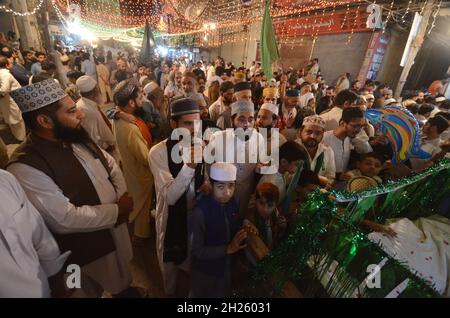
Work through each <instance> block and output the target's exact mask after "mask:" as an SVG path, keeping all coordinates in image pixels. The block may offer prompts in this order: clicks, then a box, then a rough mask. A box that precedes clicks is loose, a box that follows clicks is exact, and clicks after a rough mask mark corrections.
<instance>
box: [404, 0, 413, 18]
mask: <svg viewBox="0 0 450 318" xmlns="http://www.w3.org/2000/svg"><path fill="white" fill-rule="evenodd" d="M411 3H412V0H409V2H408V6H407V7H406V11H405V13H403V15H402V23H405V16H406V15H407V14H408V12H409V8H410V7H411Z"/></svg>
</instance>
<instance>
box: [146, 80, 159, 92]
mask: <svg viewBox="0 0 450 318" xmlns="http://www.w3.org/2000/svg"><path fill="white" fill-rule="evenodd" d="M157 88H158V84H156V82H150V83H148V84H147V85H145V86H144V93H145V95H148V94H150V93H151V92H153V91H154V90H155V89H157Z"/></svg>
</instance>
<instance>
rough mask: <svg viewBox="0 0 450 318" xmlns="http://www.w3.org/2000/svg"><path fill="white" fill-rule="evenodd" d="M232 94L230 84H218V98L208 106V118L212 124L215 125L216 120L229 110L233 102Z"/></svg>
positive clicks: (232, 89)
mask: <svg viewBox="0 0 450 318" xmlns="http://www.w3.org/2000/svg"><path fill="white" fill-rule="evenodd" d="M233 94H234V87H233V83H232V82H223V83H222V84H220V97H219V99H218V100H217V101H215V102H214V103H212V104H211V106H209V116H210V117H211V120H212V121H213V122H214V123H217V120H218V119H219V117H220V115H221V114H223V112H225V111H226V110H227V109H230V107H231V106H230V105H231V103H232V102H233ZM230 127H231V125H230Z"/></svg>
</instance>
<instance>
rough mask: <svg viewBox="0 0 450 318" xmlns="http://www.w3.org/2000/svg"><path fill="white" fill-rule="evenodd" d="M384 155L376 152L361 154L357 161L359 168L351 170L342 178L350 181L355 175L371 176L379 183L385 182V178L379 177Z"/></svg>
mask: <svg viewBox="0 0 450 318" xmlns="http://www.w3.org/2000/svg"><path fill="white" fill-rule="evenodd" d="M384 162H385V160H384V157H383V156H382V155H380V154H378V153H376V152H369V153H366V154H361V156H360V158H359V160H358V161H357V163H356V167H357V169H355V170H350V171H347V172H345V173H344V174H342V175H341V180H343V181H347V182H348V181H349V180H350V179H352V178H354V177H361V176H365V177H369V178H372V179H374V180H375V181H376V182H377V183H378V184H381V183H383V180H382V179H381V178H380V177H379V174H380V172H381V170H382V169H383V165H384Z"/></svg>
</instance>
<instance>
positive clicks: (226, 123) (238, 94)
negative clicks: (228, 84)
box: [216, 82, 252, 130]
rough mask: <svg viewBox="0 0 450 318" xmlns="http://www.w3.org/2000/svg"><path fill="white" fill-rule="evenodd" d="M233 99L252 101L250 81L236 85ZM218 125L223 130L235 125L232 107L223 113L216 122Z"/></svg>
mask: <svg viewBox="0 0 450 318" xmlns="http://www.w3.org/2000/svg"><path fill="white" fill-rule="evenodd" d="M233 100H235V101H249V102H251V101H252V90H251V86H250V83H248V82H241V83H237V84H236V85H234V94H233ZM216 125H217V127H219V128H220V129H222V130H225V129H227V128H232V127H233V120H232V119H231V107H230V108H228V109H226V110H225V111H224V112H222V113H221V115H220V116H219V118H218V119H217V122H216Z"/></svg>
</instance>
